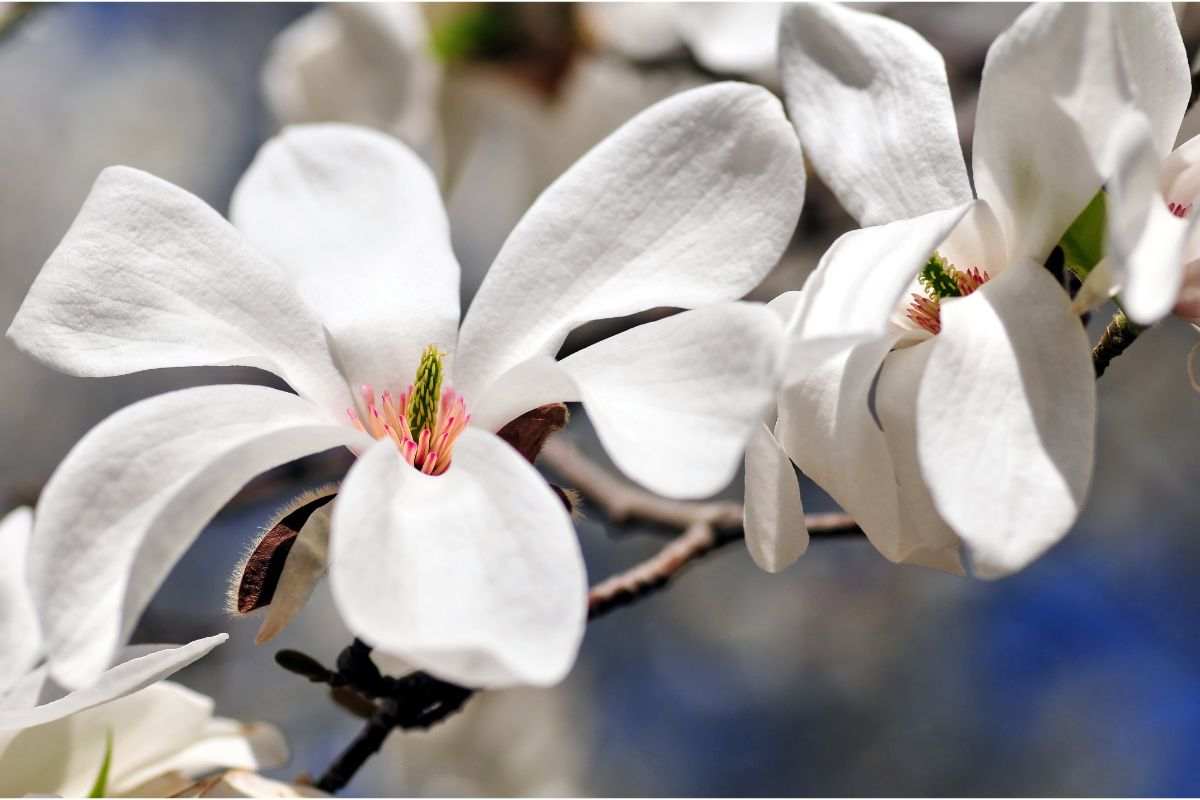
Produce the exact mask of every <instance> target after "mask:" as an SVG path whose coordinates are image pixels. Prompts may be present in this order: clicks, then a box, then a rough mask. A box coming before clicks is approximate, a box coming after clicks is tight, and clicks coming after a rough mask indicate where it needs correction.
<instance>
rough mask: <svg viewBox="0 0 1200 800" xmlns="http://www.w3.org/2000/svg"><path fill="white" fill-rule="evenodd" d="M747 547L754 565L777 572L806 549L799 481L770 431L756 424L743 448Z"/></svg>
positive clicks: (806, 539) (785, 454)
mask: <svg viewBox="0 0 1200 800" xmlns="http://www.w3.org/2000/svg"><path fill="white" fill-rule="evenodd" d="M745 497H746V502H745V509H746V510H745V527H746V548H747V549H748V550H749V551H750V557H751V558H752V559H754V563H755V564H757V565H758V566H759V567H761V568H762V569H764V570H766V571H767V572H779V571H781V570H783V569H785V568H786V567H788V566H790V565H791V564H792V563H793V562H794V561H795V560H796V559H798V558H800V556H802V555H804V552H805V551H806V550H808V528H807V527H806V525H805V521H804V503H803V502H802V500H801V498H800V482H799V481H798V480H796V471H795V469H794V468H793V467H792V460H791V459H790V458H788V455H787V453H785V452H783V447H782V446H780V444H779V441H778V440H776V438H775V435H774V434H773V433H771V429H770V428H768V427H767V426H766V425H763V424H759V426H758V427H757V428H756V429H755V431H754V434H753V436H751V437H750V444H749V446H748V447H747V448H746V496H745Z"/></svg>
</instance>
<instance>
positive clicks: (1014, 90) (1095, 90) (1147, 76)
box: [974, 3, 1190, 262]
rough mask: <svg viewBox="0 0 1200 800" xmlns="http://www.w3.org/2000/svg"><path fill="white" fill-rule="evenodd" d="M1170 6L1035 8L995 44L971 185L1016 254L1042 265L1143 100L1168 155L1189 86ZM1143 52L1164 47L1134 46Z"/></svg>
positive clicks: (1104, 172)
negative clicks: (1113, 137) (1115, 133)
mask: <svg viewBox="0 0 1200 800" xmlns="http://www.w3.org/2000/svg"><path fill="white" fill-rule="evenodd" d="M1163 11H1164V10H1163V9H1160V8H1155V7H1153V6H1150V5H1144V6H1128V7H1124V6H1117V5H1111V6H1110V5H1107V4H1103V3H1079V4H1063V5H1051V4H1045V5H1042V4H1036V5H1034V6H1031V7H1030V8H1029V9H1027V10H1026V11H1025V12H1024V13H1023V14H1022V15H1021V16H1020V17H1019V18H1018V19H1017V21H1016V22H1015V23H1013V26H1012V27H1011V28H1010V29H1009V30H1008V31H1006V32H1005V33H1004V34H1002V35H1001V36H1000V37H999V38H997V39H996V42H995V43H994V44H993V45H992V48H991V49H990V50H989V51H988V57H987V62H986V64H985V66H984V71H983V80H982V84H981V87H980V93H979V107H978V112H977V114H976V125H975V143H974V177H975V186H976V189H977V190H978V193H979V196H980V197H981V198H986V199H987V200H988V201H989V202H991V203H992V205H993V208H994V209H995V211H996V213H997V216H998V217H999V219H1000V223H1001V226H1002V227H1003V228H1004V231H1005V235H1006V238H1007V240H1008V241H1009V243H1010V246H1011V247H1013V248H1014V249H1013V256H1014V258H1016V257H1020V258H1032V259H1033V260H1034V261H1038V262H1042V261H1044V260H1045V257H1046V256H1047V255H1048V254H1049V252H1050V250H1051V249H1052V248H1053V247H1054V245H1055V244H1056V243H1057V242H1058V240H1059V238H1060V237H1061V236H1062V234H1063V232H1064V231H1065V230H1066V229H1067V227H1068V226H1069V225H1070V224H1071V222H1072V221H1073V220H1074V219H1075V217H1076V216H1077V215H1078V214H1079V212H1080V211H1082V210H1083V208H1084V207H1085V206H1086V205H1087V203H1088V202H1089V201H1090V200H1091V199H1092V197H1093V196H1094V195H1095V193H1096V192H1097V191H1098V190H1099V188H1100V186H1101V183H1102V182H1103V179H1104V178H1105V177H1107V176H1108V175H1110V174H1111V172H1112V169H1113V168H1114V167H1115V163H1114V159H1115V158H1116V153H1115V151H1114V150H1113V147H1112V140H1111V137H1110V132H1111V131H1113V130H1115V129H1117V128H1119V127H1120V124H1118V123H1121V122H1122V121H1123V120H1124V119H1125V117H1126V116H1127V115H1128V114H1129V113H1131V112H1134V109H1135V108H1136V106H1135V104H1142V103H1144V104H1145V106H1146V107H1147V109H1148V110H1149V113H1150V114H1151V116H1152V118H1153V121H1154V124H1155V125H1156V126H1158V127H1159V128H1160V130H1156V131H1155V138H1156V139H1161V142H1160V146H1161V147H1162V150H1161V152H1166V150H1167V149H1169V147H1170V144H1171V140H1173V138H1174V130H1172V131H1170V132H1169V133H1168V132H1167V131H1166V128H1167V127H1169V126H1170V125H1171V124H1172V121H1173V124H1174V125H1175V126H1176V127H1177V126H1178V122H1179V120H1180V119H1181V118H1182V115H1183V110H1184V106H1185V105H1186V102H1187V93H1188V87H1189V86H1190V82H1189V81H1188V80H1187V70H1186V59H1184V60H1183V62H1182V67H1183V73H1182V75H1181V74H1180V73H1179V71H1178V67H1179V66H1180V64H1179V63H1176V62H1177V60H1178V58H1179V57H1181V56H1182V44H1181V42H1179V41H1178V39H1179V36H1178V31H1177V30H1176V32H1175V34H1174V38H1175V39H1176V42H1175V43H1174V44H1173V45H1172V43H1171V42H1170V41H1169V39H1170V36H1168V35H1166V34H1169V31H1168V30H1167V26H1168V25H1170V24H1173V22H1170V21H1168V20H1167V19H1166V17H1164V16H1163ZM1166 13H1167V14H1169V13H1170V11H1169V9H1166ZM1147 47H1154V48H1157V50H1158V52H1156V53H1154V54H1152V55H1149V54H1146V53H1139V52H1137V51H1138V50H1141V49H1145V48H1147ZM1172 64H1173V65H1174V66H1173V67H1171V65H1172ZM1168 67H1171V68H1169V69H1168ZM1163 71H1165V73H1166V74H1165V77H1164V74H1163ZM1181 78H1182V81H1183V83H1182V84H1180V83H1179V80H1180V79H1181ZM1181 89H1182V93H1181ZM1134 113H1136V112H1134Z"/></svg>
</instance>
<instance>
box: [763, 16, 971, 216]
mask: <svg viewBox="0 0 1200 800" xmlns="http://www.w3.org/2000/svg"><path fill="white" fill-rule="evenodd" d="M780 39H781V42H783V45H782V48H781V51H780V65H781V70H782V73H783V82H784V95H785V97H786V98H787V103H788V111H789V113H790V114H791V116H792V118H793V120H794V122H795V125H796V128H797V130H798V131H799V132H800V138H801V141H803V143H804V149H805V152H806V153H807V154H808V156H809V158H811V159H812V162H813V167H814V169H815V171H816V173H817V174H818V175H819V176H820V177H821V179H822V181H824V182H825V183H826V185H828V186H829V187H830V189H832V190H833V192H834V194H835V195H836V196H837V198H838V200H839V201H840V202H841V204H842V205H843V206H844V207H845V208H846V210H847V211H849V212H850V214H851V215H852V216H853V217H854V218H855V219H857V220H858V222H859V224H860V225H864V226H867V225H878V224H881V223H886V222H892V221H893V220H897V219H904V218H906V217H915V216H919V215H921V214H925V213H926V212H929V211H935V210H939V209H944V208H949V207H951V206H955V205H960V204H962V203H965V202H967V201H969V200H971V198H972V192H971V184H970V182H969V181H968V180H967V169H966V164H965V162H964V161H963V157H962V149H961V147H960V146H959V142H958V129H957V126H956V124H955V119H954V107H953V105H952V103H951V101H950V89H949V86H948V85H947V82H946V68H945V65H944V64H943V62H942V57H941V55H940V54H939V53H938V52H937V51H936V50H934V49H933V48H932V47H931V46H930V45H929V43H928V42H926V41H925V40H924V39H922V38H921V36H920V35H919V34H917V33H916V32H915V31H913V30H912V29H911V28H909V27H907V26H906V25H902V24H901V23H899V22H895V21H893V20H889V19H885V18H883V17H880V16H878V15H875V14H866V13H862V12H859V11H854V10H851V9H850V8H848V7H845V6H837V5H832V4H823V3H819V4H818V3H813V4H808V3H798V4H795V5H792V6H789V7H788V8H787V10H786V12H785V13H784V16H783V24H782V27H781V29H780Z"/></svg>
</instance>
